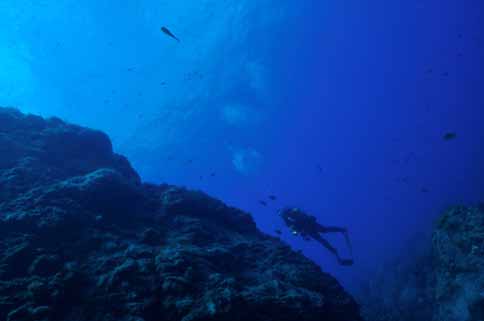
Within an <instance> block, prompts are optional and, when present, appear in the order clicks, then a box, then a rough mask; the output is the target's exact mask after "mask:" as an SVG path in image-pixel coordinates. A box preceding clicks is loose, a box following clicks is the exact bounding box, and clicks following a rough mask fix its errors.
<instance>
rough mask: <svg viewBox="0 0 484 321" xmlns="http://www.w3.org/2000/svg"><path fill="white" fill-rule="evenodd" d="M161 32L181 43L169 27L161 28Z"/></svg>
mask: <svg viewBox="0 0 484 321" xmlns="http://www.w3.org/2000/svg"><path fill="white" fill-rule="evenodd" d="M161 31H162V32H163V33H164V34H165V35H167V36H168V37H171V38H173V39H175V40H176V41H178V42H180V39H178V38H177V37H176V36H175V35H174V34H173V33H172V32H171V31H170V30H168V28H167V27H161Z"/></svg>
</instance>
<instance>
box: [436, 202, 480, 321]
mask: <svg viewBox="0 0 484 321" xmlns="http://www.w3.org/2000/svg"><path fill="white" fill-rule="evenodd" d="M432 244H433V253H434V258H435V261H434V264H435V267H434V271H435V278H436V284H435V313H434V321H441V320H442V321H482V320H484V211H483V210H482V209H481V208H479V207H463V206H458V207H454V208H452V209H450V210H448V211H447V212H446V213H445V214H444V215H443V216H442V217H441V218H440V219H439V220H438V222H437V228H436V230H435V232H434V234H433V238H432Z"/></svg>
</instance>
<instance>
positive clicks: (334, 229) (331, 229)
mask: <svg viewBox="0 0 484 321" xmlns="http://www.w3.org/2000/svg"><path fill="white" fill-rule="evenodd" d="M319 231H320V233H341V234H343V236H344V238H345V241H346V245H347V246H348V249H349V251H350V254H351V257H353V246H352V245H351V242H350V236H349V234H348V229H347V228H345V227H338V226H322V225H321V226H320V229H319Z"/></svg>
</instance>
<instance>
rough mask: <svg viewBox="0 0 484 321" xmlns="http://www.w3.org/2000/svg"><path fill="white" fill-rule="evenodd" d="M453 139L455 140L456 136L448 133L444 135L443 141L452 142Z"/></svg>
mask: <svg viewBox="0 0 484 321" xmlns="http://www.w3.org/2000/svg"><path fill="white" fill-rule="evenodd" d="M455 138H457V134H456V133H452V132H449V133H446V134H445V135H444V140H447V141H449V140H453V139H455Z"/></svg>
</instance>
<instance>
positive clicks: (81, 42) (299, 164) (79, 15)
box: [0, 0, 484, 289]
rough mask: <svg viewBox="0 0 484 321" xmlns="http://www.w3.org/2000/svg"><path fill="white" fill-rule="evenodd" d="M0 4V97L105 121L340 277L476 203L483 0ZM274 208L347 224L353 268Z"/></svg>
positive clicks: (346, 278)
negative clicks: (446, 212) (294, 230)
mask: <svg viewBox="0 0 484 321" xmlns="http://www.w3.org/2000/svg"><path fill="white" fill-rule="evenodd" d="M0 17H1V19H0V105H3V106H7V105H8V106H16V107H18V108H19V109H21V110H22V111H24V112H30V113H36V114H41V115H44V116H52V115H55V116H58V117H61V118H64V119H66V120H68V121H71V122H75V123H78V124H81V125H84V126H89V127H93V128H97V129H101V130H104V131H106V132H107V133H108V134H109V135H110V136H111V138H112V140H113V144H114V148H115V150H116V151H117V152H119V153H122V154H125V155H127V156H128V158H129V159H130V160H131V161H132V163H133V165H134V166H135V168H136V169H137V170H138V171H139V172H140V174H141V175H142V177H143V179H144V180H146V181H152V182H168V183H171V184H178V185H185V186H188V187H190V188H194V189H202V190H204V191H206V192H207V193H209V194H211V195H214V196H216V197H219V198H221V199H223V200H224V201H225V202H227V203H228V204H230V205H234V206H237V207H240V208H242V209H244V210H247V211H249V212H251V213H252V214H253V215H254V217H255V219H256V221H257V224H258V226H259V227H260V228H261V229H262V230H263V231H265V232H267V233H270V234H274V230H275V229H282V230H283V235H282V239H284V240H285V241H287V242H288V243H290V244H291V245H292V246H293V247H294V248H296V249H302V250H303V251H304V253H305V254H306V255H307V256H309V257H311V258H312V259H314V260H315V261H316V262H318V263H319V264H320V265H321V266H322V267H323V269H324V270H326V271H329V272H331V273H332V274H334V275H336V276H337V277H338V279H339V280H341V281H342V282H343V283H344V284H345V285H346V286H347V287H348V288H350V289H351V288H354V287H356V286H357V283H358V281H359V280H360V279H362V278H364V277H365V275H366V273H367V272H368V271H370V270H372V269H374V268H376V267H378V266H379V265H380V264H381V263H382V262H383V261H384V260H386V259H388V258H390V257H391V256H392V255H395V254H396V253H398V251H400V249H401V248H402V246H403V245H404V244H405V242H407V240H408V239H410V238H412V237H413V235H415V234H416V233H419V232H421V231H426V230H430V228H431V224H432V221H433V220H434V218H435V217H436V216H437V215H438V214H439V213H440V212H441V211H442V210H443V209H445V208H446V207H447V206H448V205H451V204H455V203H472V202H477V201H479V200H483V199H484V170H483V164H484V126H483V123H484V122H483V120H484V90H483V83H484V72H483V71H484V32H483V30H484V22H483V18H484V4H483V3H482V1H479V0H467V1H457V0H448V1H437V0H407V1H383V0H374V1H366V2H365V1H355V0H341V1H313V0H304V1H288V0H278V1H276V0H257V1H256V0H225V1H216V0H198V1H195V0H184V1H167V0H164V1H152V0H145V1H134V0H133V1H131V0H130V1H123V2H122V5H121V4H120V2H119V1H113V0H95V1H94V0H84V1H75V0H56V1H53V0H43V1H40V0H39V1H27V0H2V1H1V2H0ZM162 26H166V27H168V28H169V29H170V30H171V31H172V32H173V33H174V34H175V35H176V36H177V37H178V38H180V40H181V42H180V43H178V42H176V41H175V40H174V39H172V38H169V37H168V36H167V35H165V34H164V33H162V32H161V31H160V28H161V27H162ZM447 132H455V133H456V134H457V137H456V139H454V140H451V141H445V140H444V139H443V135H444V134H445V133H447ZM86 152H87V151H86ZM271 194H274V195H276V196H277V200H276V201H270V200H267V197H268V196H269V195H271ZM259 200H266V201H267V202H268V206H267V207H264V206H262V205H261V204H260V203H259ZM285 205H291V206H298V207H302V208H304V209H305V210H307V211H308V212H310V213H312V214H314V215H315V216H317V217H318V219H319V221H320V222H321V223H323V224H329V225H341V226H347V227H348V228H349V231H350V235H351V238H352V241H353V243H354V250H355V265H354V266H353V267H340V266H338V265H337V263H336V261H335V259H334V257H332V256H331V255H330V254H329V253H327V252H326V251H325V250H323V249H322V248H321V247H320V246H319V245H318V244H315V243H307V242H304V241H302V240H300V239H298V238H297V237H295V236H293V235H291V234H290V233H289V232H288V230H287V229H285V228H284V227H283V223H282V221H281V220H280V219H279V217H278V216H277V215H276V210H277V209H278V208H280V207H282V206H285ZM330 239H331V241H333V242H334V243H335V244H336V245H337V246H338V247H340V248H341V250H342V251H343V253H345V248H344V242H343V240H342V239H340V238H338V237H337V236H336V237H334V238H333V237H330Z"/></svg>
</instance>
